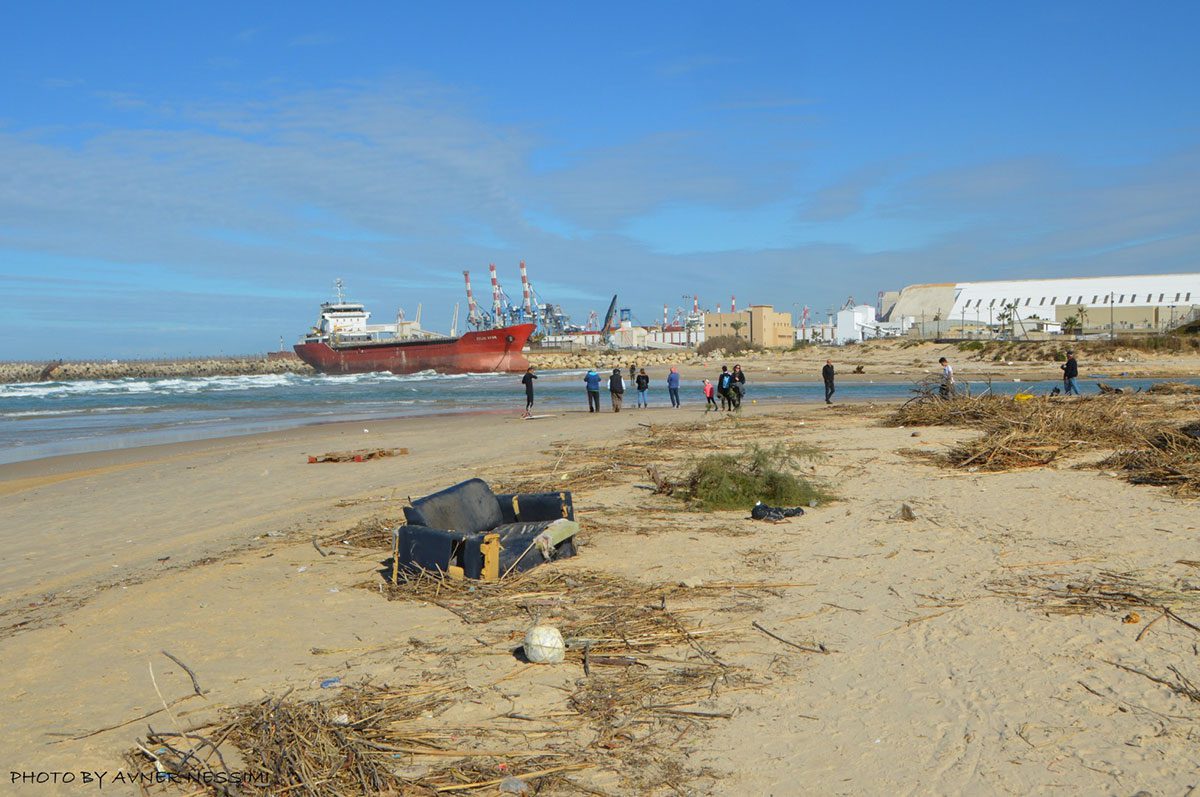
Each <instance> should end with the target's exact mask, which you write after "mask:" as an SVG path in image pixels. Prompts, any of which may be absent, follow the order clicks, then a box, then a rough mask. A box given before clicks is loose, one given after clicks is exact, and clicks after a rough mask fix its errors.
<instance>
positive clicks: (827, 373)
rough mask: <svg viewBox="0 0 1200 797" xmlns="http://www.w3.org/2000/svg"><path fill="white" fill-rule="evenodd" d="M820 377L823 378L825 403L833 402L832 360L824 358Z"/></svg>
mask: <svg viewBox="0 0 1200 797" xmlns="http://www.w3.org/2000/svg"><path fill="white" fill-rule="evenodd" d="M821 378H822V379H824V380H825V403H826V404H832V403H833V391H834V387H833V360H826V361H825V367H824V368H822V369H821Z"/></svg>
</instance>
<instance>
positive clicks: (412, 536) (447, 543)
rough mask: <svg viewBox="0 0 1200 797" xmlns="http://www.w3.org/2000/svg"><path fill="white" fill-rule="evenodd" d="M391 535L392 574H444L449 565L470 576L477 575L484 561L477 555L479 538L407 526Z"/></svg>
mask: <svg viewBox="0 0 1200 797" xmlns="http://www.w3.org/2000/svg"><path fill="white" fill-rule="evenodd" d="M392 535H393V536H392V557H393V572H395V569H397V568H399V569H405V570H411V569H414V568H420V569H423V570H433V571H439V572H443V573H444V572H446V571H448V570H449V568H450V566H451V565H456V566H458V567H462V568H463V569H464V570H465V571H466V572H467V573H468V574H471V573H478V572H479V570H480V568H481V567H482V561H483V558H482V554H481V553H480V551H479V541H480V540H481V539H482V537H483V535H482V534H474V533H470V532H463V531H446V530H445V529H434V528H430V527H429V526H417V525H413V524H409V523H406V524H405V525H403V526H398V527H397V528H396V529H395V530H394V531H393V532H392ZM472 577H476V578H477V577H478V576H477V575H476V576H472Z"/></svg>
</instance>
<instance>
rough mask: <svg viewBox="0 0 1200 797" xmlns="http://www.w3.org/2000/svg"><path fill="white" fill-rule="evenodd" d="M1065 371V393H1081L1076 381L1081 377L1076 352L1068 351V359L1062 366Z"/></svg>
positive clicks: (1065, 394) (1067, 394)
mask: <svg viewBox="0 0 1200 797" xmlns="http://www.w3.org/2000/svg"><path fill="white" fill-rule="evenodd" d="M1060 367H1061V368H1062V372H1063V395H1064V396H1069V395H1071V394H1072V393H1074V394H1075V395H1076V396H1078V395H1079V386H1078V385H1077V384H1076V381H1075V380H1077V379H1078V378H1079V362H1078V361H1077V360H1076V359H1075V352H1073V351H1069V352H1067V361H1066V362H1065V363H1063V364H1062V365H1061V366H1060Z"/></svg>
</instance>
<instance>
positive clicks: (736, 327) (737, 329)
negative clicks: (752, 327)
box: [729, 321, 746, 338]
mask: <svg viewBox="0 0 1200 797" xmlns="http://www.w3.org/2000/svg"><path fill="white" fill-rule="evenodd" d="M729 326H730V327H732V328H733V336H734V337H735V338H740V337H741V336H742V327H744V326H746V322H745V321H730V322H729Z"/></svg>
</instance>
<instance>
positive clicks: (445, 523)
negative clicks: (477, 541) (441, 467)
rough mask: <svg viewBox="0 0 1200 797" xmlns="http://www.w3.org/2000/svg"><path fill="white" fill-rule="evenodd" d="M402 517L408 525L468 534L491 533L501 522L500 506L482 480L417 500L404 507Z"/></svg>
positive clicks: (459, 485)
mask: <svg viewBox="0 0 1200 797" xmlns="http://www.w3.org/2000/svg"><path fill="white" fill-rule="evenodd" d="M404 515H405V517H406V518H407V519H408V522H409V523H414V524H419V525H422V526H429V527H430V528H435V529H446V530H448V531H461V532H467V533H475V532H479V531H490V530H492V529H494V528H495V527H496V526H499V525H500V524H501V523H503V522H504V515H503V513H501V511H500V502H499V501H497V500H496V494H495V493H493V492H492V488H491V487H489V486H488V484H487V482H485V481H484V480H483V479H469V480H467V481H465V482H462V483H461V484H456V485H454V486H453V487H447V488H446V489H445V490H442V491H441V492H436V493H434V494H433V495H427V496H425V497H424V498H419V499H417V500H416V501H413V502H412V506H411V507H405V509H404Z"/></svg>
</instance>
